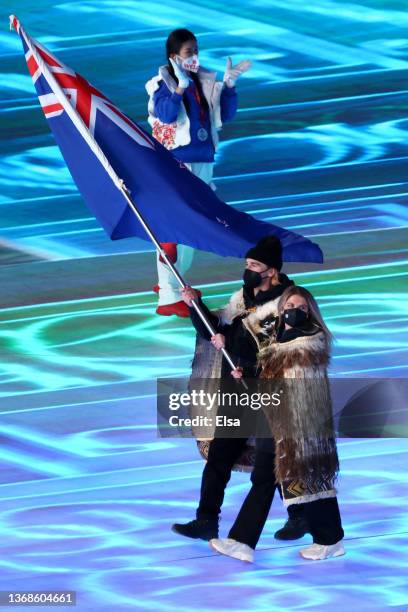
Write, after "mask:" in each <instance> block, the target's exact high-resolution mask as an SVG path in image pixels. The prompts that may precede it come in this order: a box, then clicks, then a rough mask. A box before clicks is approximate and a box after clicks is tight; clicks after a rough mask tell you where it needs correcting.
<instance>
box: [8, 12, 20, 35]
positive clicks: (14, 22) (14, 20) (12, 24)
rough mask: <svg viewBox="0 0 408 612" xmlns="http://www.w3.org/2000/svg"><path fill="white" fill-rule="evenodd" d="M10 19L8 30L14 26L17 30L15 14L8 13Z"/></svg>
mask: <svg viewBox="0 0 408 612" xmlns="http://www.w3.org/2000/svg"><path fill="white" fill-rule="evenodd" d="M9 20H10V31H11V30H12V29H13V28H14V29H15V30H16V32H17V26H18V19H17V17H16V16H15V15H9Z"/></svg>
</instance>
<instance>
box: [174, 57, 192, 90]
mask: <svg viewBox="0 0 408 612" xmlns="http://www.w3.org/2000/svg"><path fill="white" fill-rule="evenodd" d="M170 63H171V65H172V66H173V70H174V74H175V75H176V77H177V79H178V82H179V84H178V86H179V87H180V89H187V87H188V86H189V84H190V80H189V78H188V76H187V73H186V72H185V70H183V68H182V67H181V66H179V64H177V63H176V62H175V61H174V60H173V59H171V57H170Z"/></svg>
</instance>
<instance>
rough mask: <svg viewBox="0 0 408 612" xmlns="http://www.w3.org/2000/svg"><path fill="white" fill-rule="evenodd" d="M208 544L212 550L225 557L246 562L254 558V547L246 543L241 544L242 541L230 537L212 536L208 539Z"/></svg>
mask: <svg viewBox="0 0 408 612" xmlns="http://www.w3.org/2000/svg"><path fill="white" fill-rule="evenodd" d="M210 546H211V548H212V549H213V550H216V551H217V552H219V553H221V554H222V555H226V556H227V557H233V558H234V559H239V560H240V561H247V562H248V563H252V562H253V560H254V549H253V548H251V547H250V546H248V544H242V542H237V541H236V540H233V539H232V538H225V539H218V538H213V539H212V540H210Z"/></svg>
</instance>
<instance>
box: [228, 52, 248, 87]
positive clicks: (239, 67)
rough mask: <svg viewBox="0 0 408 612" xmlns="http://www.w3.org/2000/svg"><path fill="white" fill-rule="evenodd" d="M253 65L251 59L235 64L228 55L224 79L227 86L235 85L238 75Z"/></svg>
mask: <svg viewBox="0 0 408 612" xmlns="http://www.w3.org/2000/svg"><path fill="white" fill-rule="evenodd" d="M251 65H252V64H251V62H250V61H249V60H243V61H242V62H238V64H235V66H233V65H232V60H231V58H230V57H228V58H227V65H226V66H225V73H224V79H223V80H224V83H225V84H226V86H227V87H234V85H235V83H236V82H237V79H238V77H240V76H241V74H243V73H244V72H246V71H247V70H249V69H250V67H251Z"/></svg>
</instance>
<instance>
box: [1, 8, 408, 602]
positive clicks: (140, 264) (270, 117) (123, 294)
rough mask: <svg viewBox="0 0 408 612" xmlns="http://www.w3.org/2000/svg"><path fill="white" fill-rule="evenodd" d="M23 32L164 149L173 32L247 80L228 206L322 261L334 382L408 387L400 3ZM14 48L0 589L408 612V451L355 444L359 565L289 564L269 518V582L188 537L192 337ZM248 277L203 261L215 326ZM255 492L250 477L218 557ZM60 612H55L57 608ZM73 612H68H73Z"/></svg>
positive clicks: (320, 289)
mask: <svg viewBox="0 0 408 612" xmlns="http://www.w3.org/2000/svg"><path fill="white" fill-rule="evenodd" d="M11 10H12V11H13V12H15V13H16V14H17V16H18V17H19V18H20V19H21V21H22V23H23V24H24V26H25V27H26V29H27V31H28V32H29V33H30V34H31V35H32V36H34V37H35V38H37V39H38V40H39V41H40V42H42V43H44V44H45V45H46V46H47V47H49V48H50V49H51V50H52V51H55V53H56V54H57V55H58V57H60V58H61V59H62V60H65V61H66V62H67V64H68V65H70V66H72V67H74V68H75V69H76V70H77V71H78V72H80V73H82V74H83V75H84V76H86V77H87V78H88V79H89V80H90V81H91V82H92V83H93V84H94V85H95V86H97V87H100V89H101V90H102V91H104V93H105V94H106V95H108V96H109V97H110V98H111V99H112V100H113V101H114V102H115V103H116V104H117V105H118V106H119V107H120V108H122V109H123V110H124V111H125V112H127V114H129V115H130V116H131V117H132V118H134V119H135V120H137V121H138V122H140V123H141V124H142V125H143V126H144V127H147V121H146V118H147V96H146V92H145V89H144V83H145V82H146V81H147V80H148V79H149V78H151V77H152V76H153V75H154V74H156V72H157V68H158V66H159V65H160V64H162V63H163V62H164V57H163V54H164V43H165V39H166V37H167V35H168V33H169V32H170V31H171V30H172V29H173V28H175V27H179V26H186V27H189V28H190V29H192V30H193V31H194V32H195V33H196V34H197V37H198V39H199V44H200V59H201V62H202V64H204V65H205V66H209V67H210V68H212V69H214V70H217V71H218V72H219V75H222V73H223V70H224V66H225V60H226V57H227V56H229V55H230V56H232V58H233V59H234V60H239V59H244V58H247V57H248V58H250V59H251V60H252V61H253V67H252V69H251V70H250V71H249V72H248V73H246V74H245V76H244V77H242V79H240V81H239V82H238V93H239V112H238V115H237V118H236V120H235V121H234V122H232V123H230V124H228V125H226V126H225V128H224V129H223V131H222V134H221V145H220V149H219V152H218V154H217V165H216V169H215V184H216V186H217V189H218V193H219V196H220V197H221V198H222V199H224V200H225V201H226V202H228V204H229V205H231V206H234V207H236V208H237V209H239V210H242V211H246V212H249V213H251V214H253V215H255V216H256V217H258V218H260V219H263V220H268V221H270V222H272V223H275V224H278V225H282V226H284V227H286V228H288V229H291V230H294V231H297V232H299V233H301V234H303V235H305V236H307V237H310V238H312V239H313V240H314V241H316V242H318V243H319V245H320V246H321V248H322V249H323V251H324V254H325V263H324V264H323V265H316V264H313V265H306V264H296V265H295V264H291V265H287V266H286V267H285V269H284V270H285V271H286V272H287V273H288V274H289V275H290V276H291V277H292V278H293V279H294V280H295V281H296V283H297V284H301V285H305V286H306V287H307V288H309V289H310V290H311V291H312V292H313V294H314V295H315V296H316V298H317V300H318V303H319V305H320V306H321V309H322V312H323V315H324V317H325V320H326V322H327V323H328V325H329V327H330V329H331V331H332V332H333V334H334V337H335V344H334V353H333V360H332V364H331V370H330V371H331V374H332V375H335V376H339V377H347V376H352V377H363V378H364V377H374V376H378V377H391V378H402V377H405V376H406V375H407V363H408V359H407V327H408V308H407V282H406V275H407V269H408V258H407V226H408V209H407V202H408V183H407V167H408V133H407V129H408V119H407V112H406V109H407V100H408V90H407V85H406V83H407V82H408V39H407V34H406V32H407V26H408V17H407V13H406V6H405V3H404V2H402V1H399V0H387V1H385V0H356V2H353V1H350V2H348V3H345V2H342V1H340V0H339V1H334V0H332V1H329V0H327V1H324V0H317V1H316V2H311V3H305V2H300V1H298V0H287V1H286V2H281V1H280V0H276V1H275V0H268V1H262V0H259V1H249V0H248V1H246V0H244V1H241V0H240V1H239V2H238V3H224V4H223V5H221V3H219V2H215V1H212V0H198V1H196V0H195V1H194V3H189V2H183V1H181V0H169V2H167V3H166V4H165V5H164V4H163V3H159V2H155V1H149V2H144V1H137V2H136V1H133V2H132V1H130V2H125V1H122V0H115V1H114V2H113V1H109V0H102V1H99V0H98V1H96V0H83V1H81V2H62V3H57V2H54V1H51V0H45V1H44V2H41V3H40V7H39V6H35V7H34V6H33V5H32V3H30V2H28V1H27V0H20V1H19V2H17V3H16V6H13V7H10V12H11ZM3 26H4V27H3V28H2V29H1V32H0V42H1V48H2V51H1V54H0V72H1V75H2V77H3V78H2V85H1V92H2V98H1V100H0V136H1V140H0V183H1V192H0V228H1V229H0V283H1V287H2V293H1V303H0V306H1V307H0V355H1V360H0V361H1V365H0V396H1V403H0V410H1V414H2V418H1V420H0V436H1V451H0V462H1V463H0V465H1V471H0V479H1V482H0V497H1V505H0V533H1V540H2V554H1V555H0V567H1V578H0V590H10V589H12V590H15V591H18V590H23V589H24V590H27V589H30V590H37V591H39V590H55V589H64V590H75V591H77V593H78V604H77V609H78V610H80V611H81V612H82V611H86V612H88V611H90V612H94V611H100V610H101V611H105V610H106V611H107V610H119V611H120V610H128V609H129V610H142V611H146V610H152V611H155V612H157V611H160V610H163V611H166V612H167V611H168V612H170V611H173V610H175V609H177V610H179V611H180V612H189V611H190V610H197V609H199V610H200V611H201V612H210V611H211V612H212V611H213V610H231V611H239V612H241V611H242V612H243V611H244V610H252V611H253V612H263V611H265V612H266V611H267V612H271V611H275V610H281V609H283V608H285V609H287V610H323V611H324V612H326V611H328V610H344V609H350V610H355V609H358V610H359V611H364V612H365V611H367V612H368V611H372V610H376V611H377V610H378V611H381V612H382V611H384V610H388V609H397V610H406V609H407V606H408V593H407V579H406V577H407V574H408V555H407V546H408V519H407V513H406V506H407V496H408V480H407V476H406V466H407V463H408V444H407V441H406V439H348V440H345V439H342V440H341V441H340V443H339V451H340V459H341V476H340V481H339V501H340V504H341V509H342V515H343V522H344V528H345V532H346V540H345V547H346V550H347V554H346V556H344V557H342V558H339V559H331V560H328V561H325V562H320V563H310V562H307V561H305V560H302V559H301V558H300V556H299V555H298V551H299V549H300V547H301V546H302V545H303V546H304V544H305V543H306V542H309V541H310V537H309V536H305V537H304V538H303V540H302V541H300V542H289V543H284V542H278V541H277V540H275V539H274V538H273V534H274V532H275V530H276V529H277V528H278V527H279V526H281V525H282V524H283V522H284V520H285V511H284V509H283V508H282V507H281V504H280V502H279V500H278V499H277V500H275V501H274V504H273V508H272V511H271V514H270V517H269V520H268V522H267V526H266V528H265V531H264V533H263V535H262V538H261V541H260V544H259V549H258V550H257V555H256V562H255V564H254V565H251V566H249V565H244V564H241V563H240V562H238V561H234V560H233V559H229V558H226V557H219V556H218V555H216V554H215V553H214V552H212V551H211V550H210V549H209V547H208V546H207V544H206V543H204V542H200V541H189V540H185V539H182V538H180V537H177V536H176V535H175V534H173V533H172V532H171V531H170V525H171V524H172V523H173V522H176V521H183V520H188V519H190V518H192V517H193V515H194V511H195V507H196V502H197V495H198V489H199V482H200V475H201V470H202V467H203V463H202V460H201V459H200V457H199V455H198V453H197V450H196V448H195V443H194V441H193V440H188V439H182V440H174V439H171V440H170V439H160V438H158V437H157V433H156V412H155V411H156V397H155V393H156V378H157V377H175V376H187V375H188V373H189V371H190V366H191V359H192V355H193V350H194V343H195V337H194V333H193V330H192V327H191V324H190V322H189V321H188V320H186V319H177V318H174V317H169V318H166V317H159V316H157V315H156V314H155V309H156V303H157V297H156V296H155V294H154V293H153V291H152V287H153V285H154V284H155V282H156V278H155V256H154V253H153V248H152V246H151V245H150V244H149V243H148V242H145V241H142V240H139V239H126V240H120V241H116V242H111V241H109V240H108V239H107V237H106V236H105V235H104V233H103V231H102V229H100V228H99V226H98V225H97V223H96V221H95V220H94V219H93V218H92V217H91V214H90V212H89V211H88V209H87V208H86V206H85V204H84V203H83V201H82V199H81V196H80V195H79V194H78V192H77V189H76V187H75V185H74V184H73V182H72V180H71V178H70V175H69V172H68V170H67V169H66V167H65V165H64V162H63V160H62V157H61V155H60V153H59V151H58V149H57V147H56V145H55V142H54V141H53V138H52V136H51V134H50V132H49V130H48V127H47V124H46V121H45V120H44V118H43V115H42V111H41V109H40V107H39V104H38V101H37V98H36V97H35V93H34V88H33V85H32V82H31V79H30V77H29V75H28V73H27V69H26V65H25V62H24V58H23V55H22V52H21V44H20V41H19V39H18V37H17V36H16V35H15V33H10V32H8V30H7V15H3ZM241 273H242V262H240V261H239V260H237V259H233V258H221V257H217V256H215V255H212V254H209V253H204V252H201V253H198V254H197V256H196V259H195V261H194V266H193V269H192V270H191V271H190V272H189V273H188V276H187V280H188V281H189V282H190V283H192V284H193V285H194V286H198V287H200V289H201V290H202V291H203V294H204V297H205V300H206V303H208V305H209V306H210V307H212V308H217V307H220V306H222V305H223V304H224V303H225V302H226V301H227V300H228V298H229V296H230V294H231V293H232V292H233V291H234V290H236V289H238V288H239V286H240V283H241V281H240V278H241ZM247 490H248V475H245V474H239V473H235V474H233V477H232V479H231V482H230V485H229V487H228V491H227V496H226V500H225V506H224V509H223V516H222V522H221V534H222V536H224V535H226V534H227V532H228V528H229V526H230V524H231V523H232V521H233V519H234V517H235V514H236V511H237V509H238V508H239V506H240V503H241V501H242V499H243V498H244V496H245V494H246V492H247ZM39 609H46V608H39ZM55 609H58V610H59V609H61V610H62V609H64V610H65V609H66V608H62V607H57V608H55Z"/></svg>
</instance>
